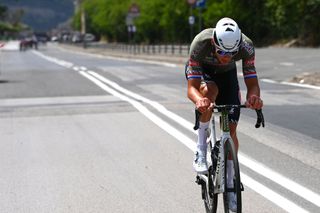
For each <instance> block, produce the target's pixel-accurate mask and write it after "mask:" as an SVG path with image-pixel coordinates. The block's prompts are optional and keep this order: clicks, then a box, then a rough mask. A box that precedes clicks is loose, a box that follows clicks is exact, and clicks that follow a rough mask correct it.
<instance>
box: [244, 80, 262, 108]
mask: <svg viewBox="0 0 320 213" xmlns="http://www.w3.org/2000/svg"><path fill="white" fill-rule="evenodd" d="M245 84H246V86H247V101H246V105H247V107H249V108H252V109H261V108H262V106H263V102H262V100H261V98H260V87H259V82H258V78H248V79H245Z"/></svg>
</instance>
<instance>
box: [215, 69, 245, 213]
mask: <svg viewBox="0 0 320 213" xmlns="http://www.w3.org/2000/svg"><path fill="white" fill-rule="evenodd" d="M217 83H218V84H219V94H218V97H217V99H216V103H217V104H235V105H238V104H240V103H241V102H240V92H239V84H238V78H237V71H236V69H234V70H232V71H230V72H228V73H224V74H222V75H221V76H220V78H219V81H217ZM239 117H240V109H231V113H230V114H229V127H230V135H231V137H232V140H233V142H234V145H235V152H236V153H237V150H238V147H239V145H238V144H239V143H238V138H237V134H236V130H237V123H238V120H239ZM228 154H229V156H227V159H228V160H227V165H226V166H227V167H226V168H227V169H226V173H227V174H226V177H227V188H233V187H234V176H235V167H236V168H238V165H234V159H233V157H232V155H231V153H228ZM236 162H237V161H236ZM228 197H229V204H230V208H231V209H234V208H233V207H234V206H236V205H237V201H236V200H237V196H236V194H235V193H233V192H230V193H228Z"/></svg>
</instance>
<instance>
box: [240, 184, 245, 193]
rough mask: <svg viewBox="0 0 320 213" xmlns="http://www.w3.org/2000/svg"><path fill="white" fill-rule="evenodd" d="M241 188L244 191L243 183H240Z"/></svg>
mask: <svg viewBox="0 0 320 213" xmlns="http://www.w3.org/2000/svg"><path fill="white" fill-rule="evenodd" d="M240 189H241V191H242V192H243V191H244V187H243V184H242V183H240Z"/></svg>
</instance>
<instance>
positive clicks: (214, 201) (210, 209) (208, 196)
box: [202, 166, 218, 213]
mask: <svg viewBox="0 0 320 213" xmlns="http://www.w3.org/2000/svg"><path fill="white" fill-rule="evenodd" d="M213 174H214V171H213V169H212V166H210V168H209V172H208V176H207V177H208V182H207V183H204V184H202V193H203V194H202V199H203V202H204V206H205V208H206V212H207V213H216V212H217V206H218V195H217V194H214V185H213Z"/></svg>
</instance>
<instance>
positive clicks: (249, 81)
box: [185, 18, 263, 211]
mask: <svg viewBox="0 0 320 213" xmlns="http://www.w3.org/2000/svg"><path fill="white" fill-rule="evenodd" d="M238 60H242V69H243V70H242V71H243V77H244V81H245V84H246V87H247V97H246V105H247V107H249V108H252V109H260V108H262V106H263V102H262V100H261V98H260V87H259V83H258V78H257V73H256V69H255V64H254V63H255V50H254V46H253V43H252V41H251V40H250V39H249V38H248V37H247V36H245V35H244V34H243V33H241V30H240V29H239V27H238V24H237V23H236V22H235V21H234V20H232V19H231V18H222V19H220V20H219V21H218V22H217V24H216V27H215V28H208V29H205V30H203V31H202V32H200V33H199V34H198V35H196V37H195V38H194V40H193V41H192V43H191V47H190V53H189V60H188V63H187V65H186V69H185V73H186V78H187V80H188V98H189V99H190V100H191V101H192V102H193V103H194V104H195V106H196V108H197V109H198V110H199V111H200V112H201V114H202V115H201V118H200V127H199V130H198V141H197V151H196V153H195V160H194V162H193V167H194V169H195V171H196V172H198V173H206V172H207V170H208V166H207V161H206V154H207V143H206V129H207V128H208V126H209V120H210V118H211V115H212V108H213V105H214V103H216V104H235V105H237V104H240V90H239V85H238V78H237V68H236V63H235V62H236V61H238ZM230 113H231V114H230V116H229V126H230V134H231V137H232V139H233V141H234V143H235V146H236V150H238V146H239V145H238V138H237V134H236V128H237V123H238V120H239V116H240V109H232V110H231V112H230ZM233 173H234V170H233V161H232V160H228V161H227V186H228V187H233V176H234V174H233ZM236 207H237V205H236V197H235V193H233V192H230V193H229V208H230V210H232V211H236Z"/></svg>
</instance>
